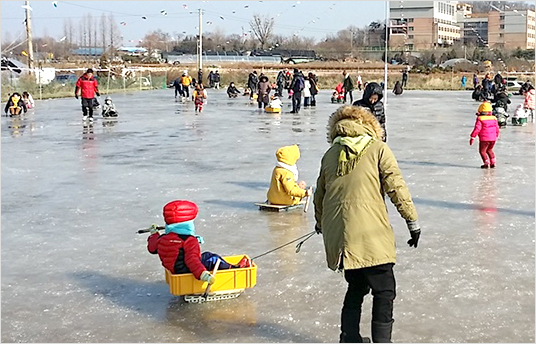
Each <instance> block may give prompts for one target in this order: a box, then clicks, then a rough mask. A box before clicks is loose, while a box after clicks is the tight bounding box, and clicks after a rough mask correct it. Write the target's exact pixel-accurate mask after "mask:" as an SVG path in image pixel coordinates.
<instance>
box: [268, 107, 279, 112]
mask: <svg viewBox="0 0 536 344" xmlns="http://www.w3.org/2000/svg"><path fill="white" fill-rule="evenodd" d="M264 111H266V112H281V108H273V107H269V106H267V107H265V108H264Z"/></svg>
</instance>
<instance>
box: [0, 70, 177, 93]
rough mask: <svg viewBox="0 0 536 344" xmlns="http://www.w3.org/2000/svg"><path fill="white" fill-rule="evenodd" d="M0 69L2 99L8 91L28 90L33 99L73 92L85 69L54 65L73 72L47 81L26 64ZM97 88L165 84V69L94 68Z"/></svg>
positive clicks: (124, 88) (111, 90) (129, 89)
mask: <svg viewBox="0 0 536 344" xmlns="http://www.w3.org/2000/svg"><path fill="white" fill-rule="evenodd" d="M19 70H20V71H21V72H20V73H17V72H15V71H13V70H3V71H2V76H1V85H2V91H3V92H2V97H1V98H2V99H1V100H2V101H7V99H8V94H11V93H13V92H19V93H22V92H23V91H27V92H29V93H30V94H32V95H33V97H34V99H46V98H62V97H71V96H74V91H75V85H76V80H77V79H78V77H79V76H80V75H82V74H83V73H84V72H85V71H86V69H85V68H76V69H56V71H55V73H56V76H58V75H65V74H67V75H74V76H75V77H74V78H66V79H67V80H58V79H54V80H52V81H50V82H47V83H45V82H40V81H41V80H40V79H39V75H40V73H35V72H34V73H33V74H31V73H30V70H29V69H28V68H19ZM93 70H94V71H95V75H96V78H97V81H98V83H99V91H100V92H101V93H103V94H106V93H117V92H132V91H140V90H150V89H160V88H166V87H167V71H166V70H161V71H154V70H149V69H143V68H121V69H117V70H114V69H99V68H94V69H93Z"/></svg>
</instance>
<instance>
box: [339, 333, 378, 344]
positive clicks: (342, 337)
mask: <svg viewBox="0 0 536 344" xmlns="http://www.w3.org/2000/svg"><path fill="white" fill-rule="evenodd" d="M354 339H355V340H350V338H348V335H346V333H344V332H341V335H340V337H339V343H370V338H369V337H361V336H359V338H354Z"/></svg>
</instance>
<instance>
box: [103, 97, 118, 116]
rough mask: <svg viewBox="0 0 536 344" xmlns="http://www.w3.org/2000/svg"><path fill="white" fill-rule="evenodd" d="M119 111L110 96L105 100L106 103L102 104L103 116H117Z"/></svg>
mask: <svg viewBox="0 0 536 344" xmlns="http://www.w3.org/2000/svg"><path fill="white" fill-rule="evenodd" d="M117 115H118V113H117V110H116V109H115V105H114V103H113V101H112V98H110V97H109V96H108V97H106V99H105V100H104V105H103V106H102V117H117Z"/></svg>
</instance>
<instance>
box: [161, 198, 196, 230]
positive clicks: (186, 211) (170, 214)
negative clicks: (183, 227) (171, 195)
mask: <svg viewBox="0 0 536 344" xmlns="http://www.w3.org/2000/svg"><path fill="white" fill-rule="evenodd" d="M198 211H199V209H198V208H197V205H195V203H193V202H190V201H172V202H169V203H168V204H166V205H165V206H164V220H165V221H166V224H167V225H170V224H173V223H179V222H185V221H190V220H193V219H195V217H196V216H197V212H198Z"/></svg>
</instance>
